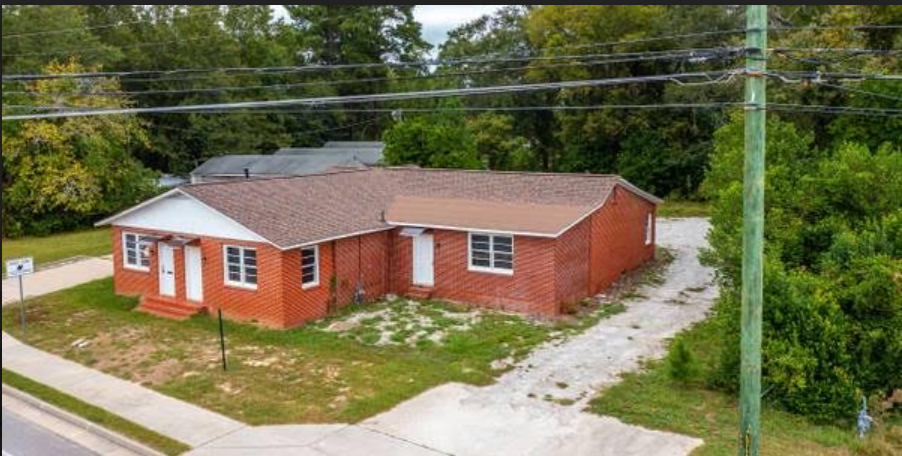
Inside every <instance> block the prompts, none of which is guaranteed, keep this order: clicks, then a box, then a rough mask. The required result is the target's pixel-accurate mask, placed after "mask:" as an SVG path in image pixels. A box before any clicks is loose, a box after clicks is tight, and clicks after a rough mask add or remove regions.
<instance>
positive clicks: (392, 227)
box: [98, 168, 661, 328]
mask: <svg viewBox="0 0 902 456" xmlns="http://www.w3.org/2000/svg"><path fill="white" fill-rule="evenodd" d="M660 202H661V200H659V199H658V198H656V197H654V196H652V195H650V194H648V193H646V192H644V191H642V190H640V189H638V188H636V187H635V186H633V185H632V184H630V183H629V182H627V181H625V180H624V179H622V178H620V177H619V176H614V175H593V174H552V173H518V172H489V171H465V170H433V169H420V168H365V169H355V170H339V171H335V172H328V173H321V174H313V175H307V176H298V177H290V178H274V179H252V180H244V181H231V182H213V183H203V184H194V185H187V186H183V187H180V188H176V189H173V190H170V191H168V192H166V193H164V194H162V195H159V196H157V197H155V198H153V199H150V200H148V201H145V202H143V203H141V204H139V205H137V206H135V207H132V208H130V209H128V210H125V211H123V212H121V213H119V214H117V215H114V216H112V217H110V218H108V219H106V220H103V221H101V222H99V223H98V225H111V226H112V233H113V246H114V248H113V252H114V255H113V258H114V261H115V269H114V286H115V291H116V293H120V294H126V295H140V296H141V304H140V306H139V307H140V309H142V310H145V311H148V312H152V313H156V314H158V315H162V316H168V317H173V318H185V317H187V316H190V315H192V314H194V313H198V312H202V311H211V312H216V311H217V310H220V309H221V310H222V312H223V314H224V315H225V316H226V317H228V318H231V319H236V320H245V321H256V322H258V323H261V324H264V325H266V326H270V327H277V328H288V327H293V326H297V325H300V324H303V323H304V322H307V321H310V320H315V319H318V318H322V317H324V316H326V315H328V314H329V313H330V312H332V311H333V310H335V309H336V308H338V307H341V306H344V305H346V304H348V303H352V302H358V301H360V302H362V301H372V300H376V299H379V298H381V297H383V296H385V295H386V294H389V293H397V294H402V295H407V296H411V297H416V298H425V297H435V298H439V299H447V300H453V301H462V302H467V303H472V304H476V305H481V306H485V307H492V308H497V309H504V310H510V311H517V312H525V313H532V314H541V315H548V316H553V315H557V314H559V313H560V312H561V310H562V306H563V305H565V304H567V303H571V302H575V301H578V300H580V299H582V298H585V297H587V296H591V295H594V294H596V293H599V292H601V291H602V290H604V289H605V288H606V287H608V286H609V285H610V284H611V283H613V282H614V281H615V280H617V278H618V277H620V275H621V274H622V273H623V272H625V271H628V270H630V269H633V268H635V267H637V266H639V265H640V264H641V263H643V262H644V261H646V260H648V259H650V258H652V257H653V256H654V239H655V233H654V226H655V223H654V222H655V208H656V206H657V204H659V203H660Z"/></svg>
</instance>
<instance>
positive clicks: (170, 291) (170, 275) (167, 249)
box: [157, 242, 175, 296]
mask: <svg viewBox="0 0 902 456" xmlns="http://www.w3.org/2000/svg"><path fill="white" fill-rule="evenodd" d="M157 252H158V254H159V257H160V258H159V263H160V295H161V296H175V256H174V254H173V250H172V246H171V245H169V244H164V243H162V242H160V243H158V244H157Z"/></svg>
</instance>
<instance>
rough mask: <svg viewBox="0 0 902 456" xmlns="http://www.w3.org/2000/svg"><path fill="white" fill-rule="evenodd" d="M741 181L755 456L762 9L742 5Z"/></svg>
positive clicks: (747, 427)
mask: <svg viewBox="0 0 902 456" xmlns="http://www.w3.org/2000/svg"><path fill="white" fill-rule="evenodd" d="M745 42H746V48H747V49H746V59H745V65H746V78H745V177H744V179H743V193H742V363H741V364H742V365H741V372H740V381H739V455H740V456H758V449H759V446H760V445H759V444H760V432H761V422H760V421H761V416H760V415H761V314H762V307H763V305H762V301H763V295H764V271H763V267H764V265H763V262H764V144H765V130H766V123H765V121H766V110H765V109H766V101H767V99H766V97H765V88H766V87H767V79H766V76H765V69H766V68H767V60H766V51H767V5H748V6H746V35H745Z"/></svg>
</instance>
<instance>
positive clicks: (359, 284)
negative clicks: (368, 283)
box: [354, 236, 365, 304]
mask: <svg viewBox="0 0 902 456" xmlns="http://www.w3.org/2000/svg"><path fill="white" fill-rule="evenodd" d="M364 293H365V291H364V289H363V236H357V290H356V291H355V292H354V302H356V303H357V304H360V303H362V302H363V295H364Z"/></svg>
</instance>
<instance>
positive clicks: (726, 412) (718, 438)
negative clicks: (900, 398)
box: [591, 320, 902, 456]
mask: <svg viewBox="0 0 902 456" xmlns="http://www.w3.org/2000/svg"><path fill="white" fill-rule="evenodd" d="M718 332H719V331H718V328H716V327H715V324H714V323H712V322H711V321H710V320H709V321H706V322H703V323H701V324H699V325H697V326H695V327H694V328H692V329H690V330H688V331H686V332H685V333H684V337H685V339H684V340H685V341H686V342H687V343H688V344H689V346H690V347H691V350H692V352H693V354H694V355H695V356H696V358H697V359H698V361H699V365H700V367H701V369H702V370H703V371H704V370H705V369H711V368H713V366H714V365H715V358H716V354H717V351H718V349H719V347H720V345H719V341H720V340H721V338H720V337H718ZM763 407H764V410H763V411H762V416H761V421H762V426H763V429H762V444H763V446H762V451H761V454H762V455H781V456H834V455H835V456H839V455H854V454H868V455H874V456H877V455H884V454H886V455H890V454H894V453H891V452H890V453H856V452H855V451H857V449H858V448H859V443H858V442H857V439H855V438H854V435H853V434H854V431H853V429H851V428H845V429H842V428H839V427H835V426H829V425H827V426H824V425H816V424H814V423H811V422H810V421H808V420H806V419H805V418H802V417H800V416H797V415H794V414H791V413H787V412H784V411H780V410H777V409H776V408H775V407H774V406H772V405H771V404H768V403H767V401H765V403H764V406H763ZM737 408H738V402H737V399H736V398H735V397H734V396H731V395H728V394H725V393H722V392H719V391H712V390H710V389H707V388H705V387H704V386H703V385H701V384H692V385H688V386H686V385H680V384H677V383H675V382H674V381H673V380H671V379H670V377H669V376H668V375H667V371H666V367H665V365H664V362H663V361H657V362H653V363H650V364H649V365H648V366H647V369H646V370H645V371H643V372H640V373H633V374H628V375H626V376H625V377H624V380H623V382H621V383H620V384H618V385H615V386H613V387H611V388H609V389H607V390H605V391H604V392H603V393H602V395H601V396H599V397H598V398H596V399H595V400H593V402H592V404H591V410H592V411H594V412H596V413H598V414H604V415H611V416H614V417H617V418H620V419H621V420H623V421H625V422H627V423H631V424H637V425H641V426H645V427H648V428H652V429H662V430H667V431H673V432H678V433H681V434H686V435H692V436H696V437H701V438H703V439H704V440H705V445H704V446H703V447H701V448H699V449H698V450H696V451H695V452H694V453H693V456H715V455H716V456H720V455H725V454H735V450H736V446H735V445H736V432H737V429H738V426H739V424H738V416H737ZM892 431H893V433H894V434H895V433H898V431H902V429H892ZM873 443H874V444H875V445H874V446H880V445H883V442H873ZM895 454H899V453H895Z"/></svg>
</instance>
